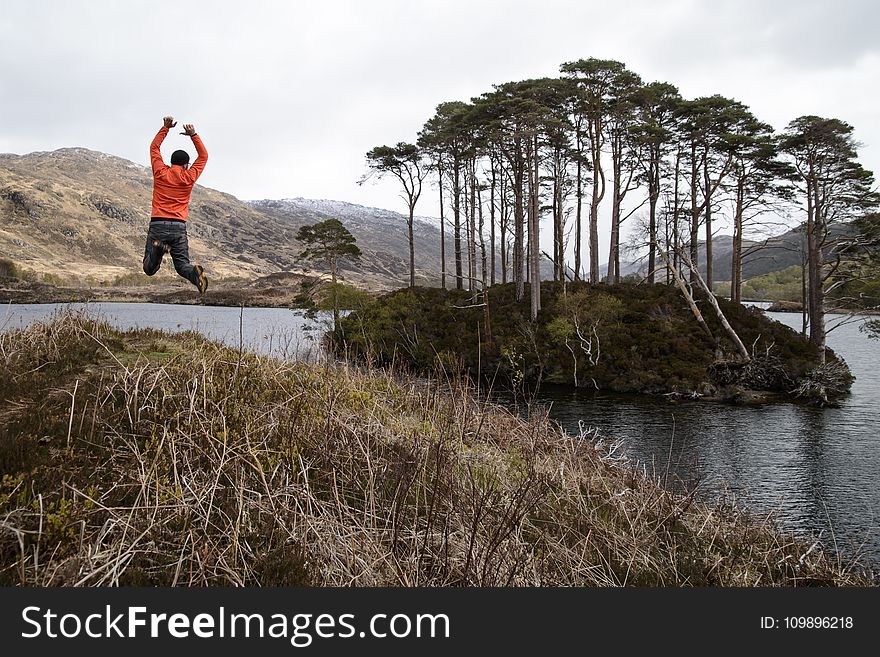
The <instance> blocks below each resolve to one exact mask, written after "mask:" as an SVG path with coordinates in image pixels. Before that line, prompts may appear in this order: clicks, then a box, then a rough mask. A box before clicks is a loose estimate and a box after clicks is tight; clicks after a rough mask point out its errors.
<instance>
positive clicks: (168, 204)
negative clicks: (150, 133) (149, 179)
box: [150, 128, 208, 221]
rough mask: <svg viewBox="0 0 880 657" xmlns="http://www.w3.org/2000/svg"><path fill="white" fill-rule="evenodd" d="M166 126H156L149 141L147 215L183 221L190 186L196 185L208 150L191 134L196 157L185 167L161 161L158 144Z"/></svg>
mask: <svg viewBox="0 0 880 657" xmlns="http://www.w3.org/2000/svg"><path fill="white" fill-rule="evenodd" d="M167 134H168V128H160V129H159V132H158V133H157V134H156V137H155V138H154V139H153V141H152V142H151V143H150V162H151V163H152V164H153V209H152V212H151V213H150V216H151V217H163V218H166V219H181V220H182V221H186V218H187V215H188V214H189V197H190V194H192V188H193V185H195V184H196V180H198V178H199V176H200V175H201V174H202V171H204V170H205V165H206V164H207V163H208V151H207V150H206V149H205V145H204V144H203V143H202V140H201V138H200V137H199V136H198V135H193V136H192V140H193V146H195V147H196V153H198V154H199V156H198V157H197V158H196V161H195V162H193V163H192V164H191V165H190V166H189V168H188V169H185V168H183V167H182V166H180V165H177V164H175V165H173V166H168V165H167V164H165V162H164V161H163V160H162V153H161V152H160V151H159V146H161V145H162V142H163V141H165V135H167Z"/></svg>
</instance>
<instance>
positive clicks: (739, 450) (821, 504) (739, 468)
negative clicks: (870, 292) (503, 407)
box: [0, 303, 880, 568]
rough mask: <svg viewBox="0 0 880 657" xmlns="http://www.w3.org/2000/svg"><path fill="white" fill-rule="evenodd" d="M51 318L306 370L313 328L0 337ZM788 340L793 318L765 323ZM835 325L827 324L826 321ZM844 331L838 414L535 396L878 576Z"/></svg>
mask: <svg viewBox="0 0 880 657" xmlns="http://www.w3.org/2000/svg"><path fill="white" fill-rule="evenodd" d="M62 307H72V308H80V309H82V308H86V309H87V310H88V312H90V313H92V314H97V315H100V316H102V317H104V318H105V319H107V320H108V321H109V322H110V323H111V324H113V325H114V326H117V327H119V328H121V329H130V328H157V329H163V330H167V331H172V332H180V331H188V330H194V331H199V332H201V333H203V334H205V335H206V336H208V337H210V338H212V339H215V340H219V341H222V342H224V343H226V344H228V345H230V346H233V347H238V345H239V343H241V344H243V345H244V346H245V347H246V348H249V349H253V350H255V351H258V352H260V353H265V354H271V355H275V356H279V357H284V358H291V357H298V358H305V359H312V358H315V357H317V356H318V354H319V351H320V350H319V349H318V347H317V343H318V340H319V337H320V333H321V330H323V328H322V327H315V326H314V322H310V321H308V320H307V319H306V318H305V317H304V316H303V314H302V312H299V311H291V310H286V309H277V308H244V309H240V308H223V307H216V306H184V305H160V304H141V303H94V304H88V305H87V306H84V305H83V304H63V305H62V304H34V305H16V304H9V305H7V306H5V307H3V308H2V309H0V330H11V329H14V328H20V327H23V326H26V325H27V324H29V323H31V322H33V321H38V320H43V319H47V318H49V317H51V316H52V314H53V313H57V312H59V310H61V309H62ZM768 316H770V317H772V318H773V319H775V320H777V321H780V322H782V323H783V324H786V325H788V326H790V327H793V328H796V329H799V328H800V321H801V317H800V314H794V313H792V314H789V313H768ZM829 320H830V321H832V322H833V321H834V317H829ZM858 326H859V323H858V322H857V323H849V324H844V325H842V326H840V327H838V328H836V329H835V330H833V331H832V332H831V333H829V335H828V345H829V346H830V347H831V348H832V349H834V350H835V351H836V352H837V353H838V354H839V355H840V356H842V357H843V358H844V359H845V360H846V361H847V363H848V364H849V366H850V368H851V369H852V371H853V373H854V374H855V376H856V381H855V383H854V384H853V388H852V394H851V395H849V396H848V397H847V398H846V399H844V400H843V402H842V404H841V406H840V407H839V408H826V409H818V408H809V407H805V406H797V405H793V404H772V405H765V406H757V407H738V406H729V405H725V404H719V403H710V402H700V401H691V400H687V401H679V402H677V403H670V402H668V401H666V400H665V399H663V398H653V397H647V396H639V395H611V394H603V393H595V392H593V393H591V392H590V391H588V390H581V389H579V390H573V389H571V388H567V387H561V386H560V387H549V386H545V387H544V388H542V390H541V391H540V392H539V394H538V395H537V396H536V398H535V401H536V402H537V403H538V404H542V405H546V406H548V407H549V409H550V415H551V417H553V418H554V419H555V420H557V421H558V422H559V423H560V424H561V425H562V426H563V427H565V429H566V430H567V431H569V433H571V434H572V435H578V434H579V427H580V426H587V427H596V428H597V429H598V431H599V436H600V437H604V438H605V439H606V440H608V441H619V443H620V447H619V448H620V450H621V451H622V453H624V454H625V455H626V456H627V457H628V458H629V459H630V460H631V461H633V462H637V463H639V464H641V465H643V466H644V467H645V468H646V469H647V470H648V471H649V472H653V473H655V474H656V475H658V476H659V477H660V478H661V479H663V480H664V481H666V482H667V483H668V484H669V485H670V486H674V487H678V488H686V489H690V488H694V487H696V488H697V490H698V491H699V492H700V493H701V494H702V496H703V497H704V498H706V499H716V498H718V497H719V496H722V495H727V496H733V497H735V498H736V499H737V500H738V501H739V503H740V504H742V505H744V506H747V507H748V508H749V509H751V510H752V511H754V512H755V513H759V514H766V513H771V512H772V513H773V514H774V516H775V518H776V520H777V522H778V523H779V524H781V525H782V526H783V527H785V528H787V529H790V530H793V531H795V532H797V533H799V534H800V535H802V536H805V537H806V536H818V537H820V538H821V540H822V541H823V542H824V543H825V544H826V545H827V546H828V547H830V548H832V549H835V548H836V549H838V550H840V551H841V552H842V554H844V555H851V554H854V553H860V554H861V555H862V556H863V559H864V560H865V561H867V562H868V563H871V564H872V565H873V566H874V567H875V568H876V567H880V531H878V512H880V438H878V432H877V426H878V424H880V368H878V364H880V341H874V340H869V339H868V338H867V337H866V336H865V335H864V334H862V333H860V332H859V328H858Z"/></svg>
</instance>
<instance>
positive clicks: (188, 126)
mask: <svg viewBox="0 0 880 657" xmlns="http://www.w3.org/2000/svg"><path fill="white" fill-rule="evenodd" d="M180 134H182V135H186V136H187V137H192V136H193V135H195V134H196V129H195V128H194V127H193V124H192V123H184V124H183V132H181V133H180Z"/></svg>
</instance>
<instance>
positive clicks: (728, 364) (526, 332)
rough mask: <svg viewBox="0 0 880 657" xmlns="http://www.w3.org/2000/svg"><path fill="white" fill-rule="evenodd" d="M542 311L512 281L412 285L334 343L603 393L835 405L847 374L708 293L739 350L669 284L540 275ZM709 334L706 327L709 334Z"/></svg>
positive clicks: (345, 325) (382, 360)
mask: <svg viewBox="0 0 880 657" xmlns="http://www.w3.org/2000/svg"><path fill="white" fill-rule="evenodd" d="M541 297H542V303H543V305H542V309H541V312H540V314H539V316H538V319H537V321H536V322H534V323H533V322H530V321H529V306H528V300H527V299H526V300H524V301H522V302H517V301H516V297H515V286H514V284H512V283H508V284H505V285H496V286H494V287H492V288H490V289H489V290H488V291H487V293H486V295H485V298H486V299H488V302H485V301H484V296H483V294H482V293H480V294H478V295H474V294H473V293H470V292H468V291H465V290H442V289H439V288H409V289H402V290H397V291H395V292H392V293H390V294H387V295H385V296H383V297H381V298H379V299H378V300H377V301H375V302H373V303H371V304H368V305H366V306H364V307H362V308H361V309H360V310H357V311H355V312H353V313H351V314H349V315H348V316H347V317H345V318H344V319H343V321H342V324H341V327H340V331H338V332H336V333H334V334H333V335H332V337H331V340H330V342H331V344H332V346H333V348H334V349H336V350H337V351H340V352H341V351H343V350H344V351H346V352H347V353H349V354H352V355H355V356H358V357H361V358H363V359H367V360H370V361H371V362H374V363H377V364H388V363H392V362H394V363H397V364H405V365H407V366H409V367H410V368H411V369H412V370H414V371H416V372H420V373H427V372H432V371H434V370H436V368H437V367H438V366H439V367H443V368H445V369H447V370H451V371H455V372H462V373H466V374H468V375H470V376H472V377H481V378H485V379H488V380H493V381H495V382H497V383H501V384H507V385H509V386H512V387H515V386H519V385H524V384H535V383H540V382H547V383H557V384H569V385H572V386H576V387H588V388H594V389H597V390H604V391H608V392H626V393H632V392H635V393H645V394H652V395H668V396H670V397H672V398H675V397H679V396H687V397H695V398H704V399H712V400H724V401H731V402H738V403H751V402H756V401H803V402H809V403H820V404H827V403H834V401H835V400H836V399H839V398H840V396H842V395H844V394H846V393H847V392H848V390H849V388H850V386H851V383H852V380H853V378H852V375H851V374H850V372H849V369H848V368H847V366H846V364H845V363H844V362H843V361H842V360H841V359H839V358H838V357H837V356H836V355H835V354H834V353H833V352H832V351H831V350H830V349H827V350H826V363H825V364H822V365H820V364H819V363H818V362H817V359H816V356H815V350H814V349H813V348H812V346H811V345H810V343H809V342H808V341H807V340H806V339H805V338H804V337H803V336H801V335H799V334H798V333H796V332H794V331H793V330H791V329H790V328H788V327H786V326H783V325H782V324H779V323H778V322H774V321H772V320H771V319H769V318H767V317H766V316H765V315H764V313H763V312H762V311H760V310H758V309H757V308H750V307H746V306H743V305H741V304H738V303H731V302H729V301H727V300H725V299H723V298H718V297H716V302H717V304H718V305H719V307H720V309H721V311H722V313H723V315H724V317H725V318H726V319H727V321H728V322H729V324H730V325H731V327H732V328H733V330H734V331H735V332H736V334H737V335H738V336H739V338H740V339H741V341H742V343H744V344H745V345H747V349H748V351H749V358H744V357H742V355H741V354H739V353H738V352H737V350H736V349H735V345H734V344H733V342H732V341H731V339H730V338H729V337H728V335H727V332H726V331H725V330H724V328H723V327H722V324H721V321H720V320H719V318H718V316H716V315H715V314H714V313H713V312H712V311H711V310H710V309H709V306H710V304H709V303H708V302H707V301H706V300H705V299H702V300H698V301H697V302H696V305H697V306H699V307H702V308H704V310H703V312H702V313H701V315H702V317H703V318H704V320H705V324H706V327H707V329H708V330H706V329H705V328H701V325H700V323H699V322H698V321H696V320H695V317H694V315H693V314H692V311H691V309H690V308H689V306H688V303H687V302H686V300H685V298H684V297H683V296H682V295H681V294H679V292H678V291H677V290H676V289H675V288H673V287H669V286H666V285H647V284H645V285H636V284H625V283H622V284H618V285H606V284H595V285H594V284H590V283H586V282H582V281H577V282H569V283H566V284H565V285H563V284H562V283H559V282H549V281H548V282H543V283H542V284H541ZM710 334H711V335H710Z"/></svg>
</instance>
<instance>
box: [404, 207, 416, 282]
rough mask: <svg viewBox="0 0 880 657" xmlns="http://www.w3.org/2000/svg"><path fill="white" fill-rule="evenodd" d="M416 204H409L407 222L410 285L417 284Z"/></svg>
mask: <svg viewBox="0 0 880 657" xmlns="http://www.w3.org/2000/svg"><path fill="white" fill-rule="evenodd" d="M415 211H416V206H415V204H414V203H412V201H410V204H409V219H408V220H407V222H406V228H407V231H408V235H409V286H410V287H415V286H416V249H415V242H414V236H413V217H414V215H415Z"/></svg>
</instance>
